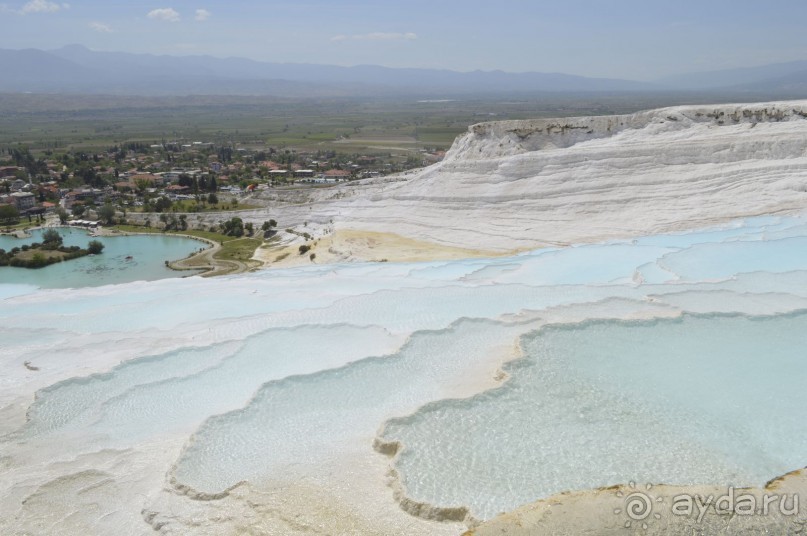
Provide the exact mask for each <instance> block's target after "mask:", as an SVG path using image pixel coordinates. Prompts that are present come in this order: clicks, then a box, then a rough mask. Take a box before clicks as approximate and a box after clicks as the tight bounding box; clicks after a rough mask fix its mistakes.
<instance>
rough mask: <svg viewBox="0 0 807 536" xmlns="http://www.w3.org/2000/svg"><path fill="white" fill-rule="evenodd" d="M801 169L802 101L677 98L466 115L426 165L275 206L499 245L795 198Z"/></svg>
mask: <svg viewBox="0 0 807 536" xmlns="http://www.w3.org/2000/svg"><path fill="white" fill-rule="evenodd" d="M805 173H807V102H805V101H791V102H771V103H758V104H726V105H713V106H678V107H672V108H664V109H659V110H651V111H646V112H639V113H635V114H631V115H621V116H604V117H572V118H563V119H535V120H524V121H499V122H491V123H480V124H478V125H473V126H472V127H470V128H469V131H468V132H467V133H466V134H464V135H463V136H460V137H459V138H458V139H457V140H456V141H455V143H454V145H453V146H452V148H451V150H450V151H449V152H448V154H447V155H446V158H445V159H444V160H443V161H442V162H440V163H439V164H436V165H434V166H430V167H428V168H426V169H424V170H421V171H415V172H410V173H407V174H406V175H405V177H402V178H391V179H387V178H384V179H380V180H377V181H370V183H368V184H365V185H364V186H362V188H356V187H355V186H354V185H347V186H344V187H340V189H339V190H338V192H337V193H334V191H332V190H323V191H321V192H319V193H315V194H312V195H313V202H311V203H310V204H309V203H306V204H305V206H302V207H293V206H289V207H287V206H283V205H280V206H278V207H277V210H278V211H280V212H281V213H282V214H283V217H284V219H286V220H293V221H299V223H300V224H302V223H303V221H309V222H311V221H314V222H320V223H322V224H329V223H330V222H333V225H334V226H335V227H336V229H337V230H339V229H343V228H348V229H364V230H370V231H384V232H389V233H396V234H399V235H404V236H406V237H408V238H413V239H417V240H422V241H426V242H431V243H438V244H442V245H446V246H455V247H462V248H470V249H476V250H483V251H493V252H512V251H514V250H531V249H535V248H537V247H544V246H552V245H567V244H575V243H580V242H589V243H590V242H593V241H599V240H608V239H613V238H624V237H627V236H646V235H649V234H655V233H658V232H666V231H669V230H670V229H672V228H677V229H692V228H695V227H698V226H700V227H704V226H707V225H712V224H714V223H719V222H724V221H727V220H729V219H732V218H739V217H746V216H757V215H762V214H774V213H779V212H782V211H789V210H794V209H796V210H798V209H805V208H807V185H805V180H804V177H805ZM256 221H258V217H257V216H256ZM342 253H343V254H344V255H345V256H346V258H350V256H351V251H348V250H347V249H346V250H345V251H343V252H342ZM318 256H319V255H318Z"/></svg>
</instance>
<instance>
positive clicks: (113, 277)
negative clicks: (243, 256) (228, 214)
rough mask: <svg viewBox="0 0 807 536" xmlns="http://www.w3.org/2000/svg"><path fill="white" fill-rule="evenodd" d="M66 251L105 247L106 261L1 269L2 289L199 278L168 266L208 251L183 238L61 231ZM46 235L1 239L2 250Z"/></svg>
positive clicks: (98, 258) (103, 257)
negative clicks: (95, 245) (98, 244)
mask: <svg viewBox="0 0 807 536" xmlns="http://www.w3.org/2000/svg"><path fill="white" fill-rule="evenodd" d="M56 230H57V231H59V233H60V234H61V235H62V237H63V238H64V245H65V246H79V247H81V248H86V247H87V243H88V242H89V241H90V240H98V241H100V242H102V243H103V244H104V251H103V252H102V253H101V254H100V255H89V256H86V257H81V258H78V259H73V260H70V261H65V262H60V263H56V264H51V265H50V266H46V267H44V268H38V269H29V268H15V267H11V266H3V267H0V283H3V284H20V285H34V286H36V287H40V288H80V287H97V286H101V285H110V284H116V283H128V282H130V281H154V280H156V279H166V278H174V277H186V276H188V275H193V274H194V273H196V272H193V271H181V272H180V271H176V270H171V269H170V268H168V267H166V266H165V261H175V260H179V259H184V258H185V257H187V256H189V255H191V254H192V253H195V252H196V251H199V249H203V248H206V247H207V244H206V243H204V242H200V241H198V240H193V239H190V238H185V237H180V236H165V235H127V236H103V237H92V236H90V235H89V233H87V231H84V230H81V229H73V228H68V227H57V228H56ZM43 232H44V230H42V229H37V230H34V231H32V232H31V235H32V236H31V237H29V238H15V237H13V236H8V235H0V248H2V249H5V250H6V251H9V250H11V249H12V248H15V247H20V246H23V245H26V244H31V243H33V242H42V233H43Z"/></svg>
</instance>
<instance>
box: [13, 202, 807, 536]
mask: <svg viewBox="0 0 807 536" xmlns="http://www.w3.org/2000/svg"><path fill="white" fill-rule="evenodd" d="M74 238H76V239H77V240H79V241H80V244H83V243H84V242H85V241H86V240H87V239H88V237H87V236H86V235H83V234H82V235H80V236H77V237H74ZM126 238H127V239H129V238H131V239H141V238H142V239H144V240H145V241H147V242H146V243H148V244H153V242H151V240H159V238H158V237H126ZM161 238H162V239H163V240H165V237H161ZM104 240H105V241H106V240H109V239H104ZM805 241H807V222H806V221H805V218H804V217H770V218H767V217H766V218H753V219H748V220H743V221H737V222H733V223H731V224H727V225H723V226H720V227H716V228H713V229H707V230H702V231H698V232H691V233H679V234H668V235H661V236H651V237H644V238H638V239H635V240H623V241H614V242H609V243H603V244H596V245H581V246H575V247H569V248H563V249H545V250H539V251H534V252H530V253H525V254H520V255H515V256H512V257H508V258H498V259H470V260H462V261H449V262H425V263H408V264H407V263H401V264H394V263H367V264H361V265H358V264H356V265H333V266H310V267H303V268H294V269H287V270H277V271H266V272H258V273H254V274H243V275H238V276H233V277H227V278H217V279H213V280H204V279H201V278H190V279H184V280H172V281H168V280H163V281H152V282H134V283H130V284H126V285H117V286H114V287H109V288H103V289H97V288H84V289H71V290H67V289H63V290H60V289H53V290H47V291H29V292H27V293H26V294H24V295H15V293H16V290H15V288H16V287H15V286H14V285H0V297H2V299H0V340H2V341H3V345H2V346H0V365H2V367H0V368H2V370H4V371H5V374H4V375H3V376H0V407H6V408H10V407H17V406H20V401H21V400H24V401H26V402H25V404H24V406H25V408H26V409H27V410H28V412H27V416H28V419H29V420H28V422H27V423H25V424H20V426H17V427H16V428H14V429H13V430H10V432H11V433H9V434H8V435H6V436H3V437H2V438H0V459H2V460H5V461H4V463H5V466H4V470H6V474H5V475H4V482H8V483H10V484H8V489H5V490H4V489H0V504H2V503H3V500H6V499H7V500H8V501H12V502H13V500H14V497H17V496H20V495H21V494H23V492H25V493H29V491H27V490H30V489H31V487H32V486H34V485H36V484H37V483H40V482H44V481H45V480H46V479H57V478H59V475H62V474H65V473H64V472H65V471H68V469H65V468H64V467H66V466H62V465H59V464H60V463H68V462H69V463H70V464H72V465H71V466H70V467H71V469H70V471H78V470H83V469H92V468H94V467H95V465H94V463H95V462H94V461H93V460H95V459H96V457H98V458H102V457H103V456H104V453H109V452H111V451H114V452H118V453H138V455H142V456H144V457H147V458H148V459H149V460H150V461H149V463H150V464H152V466H153V467H155V468H157V469H155V471H157V473H159V474H158V476H157V477H155V479H156V481H159V484H158V485H157V488H159V489H148V490H139V491H132V494H133V496H132V497H129V498H127V499H126V500H127V501H128V500H131V501H134V502H138V501H139V502H138V509H137V512H140V510H141V507H142V508H146V507H147V509H148V510H149V511H150V512H162V511H166V512H167V511H173V510H172V508H173V507H174V506H175V503H172V502H171V501H177V500H180V497H185V498H187V497H194V496H195V495H196V496H204V497H206V498H210V497H217V496H221V495H223V494H226V492H227V490H228V489H230V488H232V487H233V486H235V485H237V484H238V483H240V482H243V481H248V482H249V483H250V484H251V485H252V486H254V487H255V488H256V489H267V490H268V489H275V490H277V489H284V488H283V486H285V485H287V484H288V483H289V482H305V484H306V485H307V486H314V487H319V489H323V490H326V491H327V490H333V489H337V488H338V489H342V490H344V489H348V490H355V489H359V488H361V489H363V490H364V489H371V490H374V491H372V493H374V494H375V495H374V496H378V495H379V492H378V490H379V489H382V490H383V489H386V488H384V482H385V481H386V479H387V478H388V476H387V464H391V465H392V467H393V468H394V469H395V470H396V474H397V479H392V484H393V486H397V485H400V486H401V490H402V491H403V492H404V493H403V494H402V495H398V497H399V498H400V497H406V498H408V499H411V500H412V501H415V502H416V503H418V504H419V505H421V506H422V508H420V507H419V509H418V510H417V511H418V512H419V513H423V512H428V511H429V507H431V508H437V509H439V508H455V509H456V510H461V508H456V507H464V508H467V510H468V512H470V513H471V514H472V515H473V516H474V517H476V518H480V519H485V518H489V517H491V516H493V515H495V514H496V513H498V512H499V511H502V510H508V509H512V508H514V507H516V506H518V505H520V504H523V503H526V502H531V501H534V500H536V499H539V498H542V497H546V496H547V495H550V494H552V493H556V492H559V491H564V490H570V489H579V488H591V487H596V486H602V485H607V484H614V483H625V482H628V481H631V480H633V481H637V482H653V483H660V482H666V483H674V484H687V483H710V484H725V485H729V484H733V485H737V486H741V485H759V484H763V483H764V482H765V481H767V480H769V479H771V478H774V477H777V476H779V475H781V474H783V473H785V472H788V471H790V470H793V469H796V468H799V467H803V466H804V465H805V453H807V428H805V427H804V426H803V421H802V415H803V409H804V407H807V394H806V393H807V390H805V389H804V388H803V386H804V383H805V381H806V380H807V360H805V351H804V347H805V342H807V338H805V333H807V312H805V311H807V253H805V251H807V242H805ZM126 243H127V244H129V243H130V242H129V241H128V240H127V242H126ZM113 244H114V242H111V241H110V243H109V244H108V247H109V248H111V247H112V246H113ZM192 246H193V247H198V243H196V242H193V243H192ZM129 251H131V250H129ZM110 252H111V251H110V250H107V251H105V252H104V253H103V254H102V255H101V256H100V257H105V256H107V255H108V254H109V253H110ZM127 254H129V253H128V252H127ZM115 255H116V254H115V253H113V254H112V255H109V256H110V257H111V258H114V256H115ZM159 260H160V262H159V263H158V264H161V263H162V259H159ZM65 265H68V263H65ZM17 294H18V293H17ZM189 304H192V306H190V307H189ZM519 349H520V351H521V355H522V356H523V359H516V360H512V359H513V358H515V357H517V356H518V355H519V352H518V350H519ZM30 366H35V367H37V370H32V369H31V368H29V367H30ZM501 369H504V370H506V372H507V373H508V374H509V377H503V376H502V375H501V374H500V371H501ZM0 424H2V423H0ZM168 443H170V444H171V445H174V447H173V450H171V449H168V450H166V449H164V448H162V445H164V444H168ZM183 445H184V447H183ZM374 447H375V449H374ZM125 455H128V454H121V456H125ZM384 455H389V456H391V457H390V458H384V457H383V456H384ZM357 463H358V464H361V470H357V469H356V468H357V466H356V465H355V464H357ZM125 466H126V464H124V463H121V464H120V467H125ZM116 470H117V469H115V470H113V469H109V471H110V475H111V476H109V478H110V479H115V478H118V477H117V476H115V475H117V474H118V473H115V471H116ZM121 471H123V470H122V469H121ZM155 474H156V473H155ZM44 475H47V476H44ZM165 475H167V477H166V476H165ZM368 475H370V476H368ZM372 475H376V477H377V478H376V479H375V482H376V484H377V485H376V487H374V488H373V487H368V488H365V487H363V486H370V484H368V481H367V480H368V478H369V479H370V480H372V479H373V476H372ZM120 478H121V479H122V480H121V482H123V484H122V485H121V486H120V490H122V491H120V492H119V493H123V494H125V493H128V491H126V490H128V487H127V486H126V483H125V482H124V481H125V479H126V478H127V477H120ZM374 485H375V484H374ZM172 486H174V487H176V488H179V489H180V490H181V491H182V493H183V494H182V495H181V496H180V495H177V494H174V493H171V492H166V493H167V494H168V495H170V498H169V499H166V498H165V497H164V496H163V495H162V494H163V492H162V491H160V490H161V489H163V488H167V489H171V487H172ZM387 491H388V493H389V495H388V496H387V499H386V500H389V501H392V500H393V496H394V495H393V491H392V490H387ZM141 492H142V493H141ZM138 493H141V495H137V494H138ZM135 495H136V496H135ZM144 496H148V497H149V498H148V500H147V501H146V502H147V503H148V504H144V499H143V498H142V497H144ZM365 496H366V495H365ZM62 500H64V501H66V504H68V507H67V508H69V509H70V510H69V511H78V509H79V508H80V505H78V503H76V504H75V505H74V504H73V502H72V501H79V500H80V498H77V496H76V494H72V495H69V496H66V497H63V498H62ZM183 500H184V499H183ZM188 500H191V499H188ZM163 501H166V502H163ZM196 503H198V501H196V502H194V504H196ZM14 504H16V503H14ZM127 504H128V503H127ZM199 504H201V503H199ZM205 504H206V503H205ZM403 504H411V502H410V501H403ZM172 505H174V506H172ZM99 508H101V510H103V508H102V507H99ZM109 508H110V509H113V507H112V506H110V507H109ZM190 522H193V520H192V519H191V520H190V521H189V523H190ZM0 528H2V522H0ZM179 532H182V531H181V530H179Z"/></svg>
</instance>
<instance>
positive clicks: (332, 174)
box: [322, 169, 351, 182]
mask: <svg viewBox="0 0 807 536" xmlns="http://www.w3.org/2000/svg"><path fill="white" fill-rule="evenodd" d="M350 175H351V173H350V171H346V170H344V169H329V170H328V171H326V172H325V173H323V174H322V178H323V179H325V180H326V181H328V182H336V181H346V180H348V179H349V178H350Z"/></svg>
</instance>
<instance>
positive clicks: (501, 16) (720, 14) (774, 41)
mask: <svg viewBox="0 0 807 536" xmlns="http://www.w3.org/2000/svg"><path fill="white" fill-rule="evenodd" d="M771 13H786V14H787V16H786V17H775V18H772V17H771ZM805 15H807V4H804V3H803V2H798V1H796V0H775V1H773V2H769V3H766V4H761V3H758V2H751V1H749V0H738V1H729V0H716V1H712V2H708V3H703V2H698V3H696V2H693V1H692V0H683V1H681V2H676V3H675V4H670V3H661V2H646V1H644V2H639V1H637V0H626V1H623V2H620V3H619V5H616V6H612V5H603V3H601V2H596V1H594V0H571V1H568V2H563V3H559V2H557V3H550V2H541V3H523V2H518V1H516V0H503V1H500V2H497V3H495V4H491V3H489V2H482V1H479V0H470V1H465V2H459V1H457V0H446V1H443V2H426V1H424V0H410V1H407V2H405V3H403V2H388V1H381V2H378V1H376V2H371V1H369V0H351V1H349V2H332V1H331V2H328V1H325V0H299V1H296V2H288V1H283V2H280V1H272V2H263V3H260V4H253V3H249V2H245V1H244V0H233V1H231V2H227V3H226V4H225V3H221V2H214V1H210V0H208V1H204V0H198V1H185V0H178V1H172V2H165V1H164V0H160V1H146V2H137V3H125V2H101V1H99V0H87V1H74V2H70V3H67V2H57V1H51V0H29V1H24V0H16V1H7V2H5V3H0V18H1V19H2V21H3V22H4V23H5V24H0V28H2V30H3V31H2V32H0V35H2V37H0V48H6V49H23V48H37V49H56V48H60V47H62V46H65V45H69V44H76V43H78V44H82V45H84V46H87V47H88V48H90V49H93V50H99V51H121V52H132V53H149V54H166V55H211V56H216V57H229V56H237V57H245V58H250V59H255V60H260V61H269V62H288V63H312V64H330V65H343V66H351V65H363V64H371V65H381V66H387V67H414V68H430V69H450V70H455V71H474V70H502V71H506V72H530V71H532V72H559V73H567V74H574V75H581V76H588V77H603V78H623V79H629V80H640V81H649V80H655V79H658V78H661V77H665V76H672V75H676V74H679V73H686V72H693V71H711V70H719V69H731V68H739V67H748V66H756V65H762V64H770V63H779V62H788V61H795V60H802V59H805V58H807V43H805V40H804V38H803V28H802V27H801V23H800V21H801V20H802V18H803V17H804V16H805ZM774 25H775V28H774Z"/></svg>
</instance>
